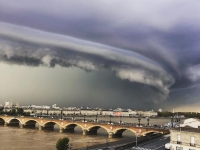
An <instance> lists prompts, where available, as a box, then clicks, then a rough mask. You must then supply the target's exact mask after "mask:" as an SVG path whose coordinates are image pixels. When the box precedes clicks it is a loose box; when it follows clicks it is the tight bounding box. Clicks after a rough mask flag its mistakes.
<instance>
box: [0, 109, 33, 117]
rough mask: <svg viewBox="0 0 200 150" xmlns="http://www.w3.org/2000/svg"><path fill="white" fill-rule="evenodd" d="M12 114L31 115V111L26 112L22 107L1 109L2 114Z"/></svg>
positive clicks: (0, 113)
mask: <svg viewBox="0 0 200 150" xmlns="http://www.w3.org/2000/svg"><path fill="white" fill-rule="evenodd" d="M3 114H5V115H11V116H17V115H20V116H30V113H29V112H24V110H23V109H22V108H12V109H11V110H9V111H8V110H5V111H3V110H0V115H3Z"/></svg>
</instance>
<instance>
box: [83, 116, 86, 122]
mask: <svg viewBox="0 0 200 150" xmlns="http://www.w3.org/2000/svg"><path fill="white" fill-rule="evenodd" d="M85 117H86V115H85V114H84V116H83V122H87V121H86V119H85Z"/></svg>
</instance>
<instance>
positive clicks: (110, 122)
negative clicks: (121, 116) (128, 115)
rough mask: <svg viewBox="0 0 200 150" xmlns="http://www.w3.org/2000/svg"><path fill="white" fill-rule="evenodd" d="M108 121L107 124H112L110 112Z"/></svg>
mask: <svg viewBox="0 0 200 150" xmlns="http://www.w3.org/2000/svg"><path fill="white" fill-rule="evenodd" d="M109 117H110V121H109V123H108V124H112V121H111V117H112V115H111V114H110V116H109Z"/></svg>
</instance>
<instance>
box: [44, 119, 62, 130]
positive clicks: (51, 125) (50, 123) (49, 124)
mask: <svg viewBox="0 0 200 150" xmlns="http://www.w3.org/2000/svg"><path fill="white" fill-rule="evenodd" d="M54 125H58V127H59V128H60V125H59V124H58V123H57V122H54V121H48V122H45V123H44V124H43V125H42V126H43V130H54Z"/></svg>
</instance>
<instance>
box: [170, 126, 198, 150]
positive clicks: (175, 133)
mask: <svg viewBox="0 0 200 150" xmlns="http://www.w3.org/2000/svg"><path fill="white" fill-rule="evenodd" d="M170 150H200V129H199V128H188V127H181V128H174V129H171V130H170Z"/></svg>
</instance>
